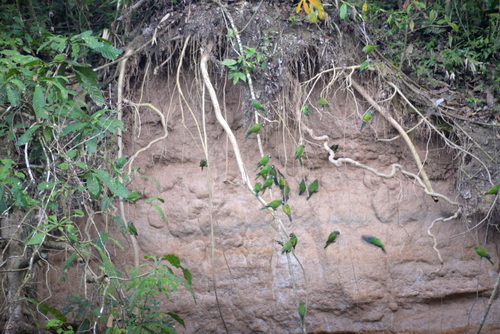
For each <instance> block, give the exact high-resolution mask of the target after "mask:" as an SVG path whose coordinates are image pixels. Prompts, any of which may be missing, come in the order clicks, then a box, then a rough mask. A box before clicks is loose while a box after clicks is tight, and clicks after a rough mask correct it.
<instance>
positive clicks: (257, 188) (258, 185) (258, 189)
mask: <svg viewBox="0 0 500 334" xmlns="http://www.w3.org/2000/svg"><path fill="white" fill-rule="evenodd" d="M253 191H254V193H255V196H257V197H258V196H259V193H260V192H261V191H262V184H261V183H260V182H257V183H255V185H254V186H253Z"/></svg>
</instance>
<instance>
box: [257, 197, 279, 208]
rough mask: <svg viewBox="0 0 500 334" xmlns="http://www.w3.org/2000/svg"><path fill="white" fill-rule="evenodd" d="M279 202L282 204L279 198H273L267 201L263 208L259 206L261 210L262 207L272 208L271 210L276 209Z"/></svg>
mask: <svg viewBox="0 0 500 334" xmlns="http://www.w3.org/2000/svg"><path fill="white" fill-rule="evenodd" d="M281 204H283V201H282V200H280V199H275V200H274V201H271V202H269V203H267V205H266V206H264V207H263V208H261V210H264V209H269V208H271V209H273V210H276V209H277V208H278V207H279V206H280V205H281Z"/></svg>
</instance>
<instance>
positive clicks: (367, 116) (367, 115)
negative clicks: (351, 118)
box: [359, 111, 373, 131]
mask: <svg viewBox="0 0 500 334" xmlns="http://www.w3.org/2000/svg"><path fill="white" fill-rule="evenodd" d="M372 116H373V115H372V113H371V112H369V111H367V112H365V114H364V115H363V124H361V128H359V131H363V129H364V128H365V126H366V124H367V123H368V122H369V121H370V120H371V119H372Z"/></svg>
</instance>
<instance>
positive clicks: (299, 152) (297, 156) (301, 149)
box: [295, 144, 304, 166]
mask: <svg viewBox="0 0 500 334" xmlns="http://www.w3.org/2000/svg"><path fill="white" fill-rule="evenodd" d="M302 153H304V145H302V144H300V145H299V146H297V148H296V149H295V159H299V162H300V165H301V166H302V165H303V164H304V163H303V162H302Z"/></svg>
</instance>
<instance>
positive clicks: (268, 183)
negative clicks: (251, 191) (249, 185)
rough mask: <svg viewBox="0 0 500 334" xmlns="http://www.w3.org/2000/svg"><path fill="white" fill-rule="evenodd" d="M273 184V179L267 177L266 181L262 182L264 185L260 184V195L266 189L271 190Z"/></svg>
mask: <svg viewBox="0 0 500 334" xmlns="http://www.w3.org/2000/svg"><path fill="white" fill-rule="evenodd" d="M273 183H274V177H272V176H271V175H269V176H268V177H267V179H266V180H265V181H264V184H262V193H264V192H265V191H266V189H267V188H271V186H272V185H273Z"/></svg>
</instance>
